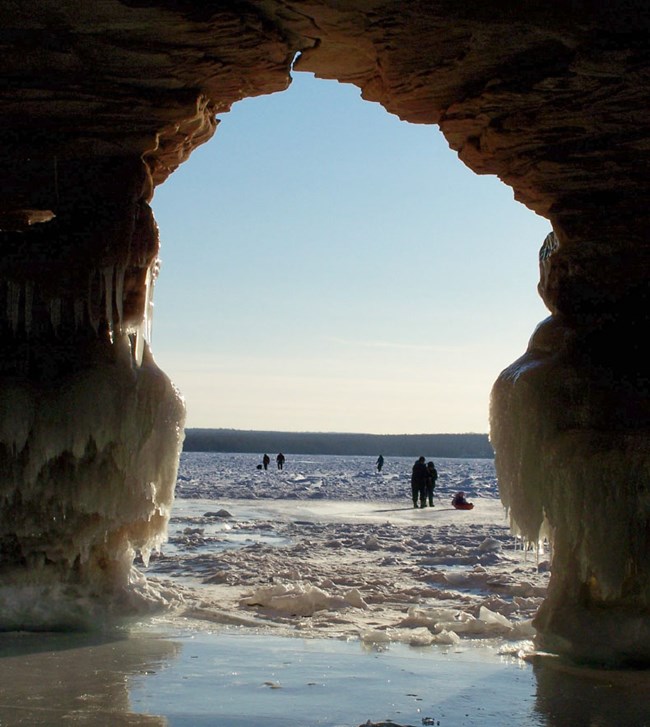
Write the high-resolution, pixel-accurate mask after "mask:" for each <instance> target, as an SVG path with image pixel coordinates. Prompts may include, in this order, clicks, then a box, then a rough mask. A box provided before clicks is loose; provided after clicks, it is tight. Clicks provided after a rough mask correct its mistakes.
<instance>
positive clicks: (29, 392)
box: [0, 266, 184, 629]
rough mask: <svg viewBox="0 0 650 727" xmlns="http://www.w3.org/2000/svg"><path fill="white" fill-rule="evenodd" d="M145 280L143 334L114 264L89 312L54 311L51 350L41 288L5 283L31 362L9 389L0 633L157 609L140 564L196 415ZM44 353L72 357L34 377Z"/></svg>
mask: <svg viewBox="0 0 650 727" xmlns="http://www.w3.org/2000/svg"><path fill="white" fill-rule="evenodd" d="M146 274H147V285H146V289H147V293H146V300H145V306H144V308H145V313H144V315H143V316H142V323H141V324H139V325H130V326H127V325H125V322H124V321H123V312H122V310H123V309H122V296H123V287H124V277H125V272H124V268H120V267H118V266H111V267H106V268H104V269H102V270H101V271H99V272H98V273H96V274H95V275H94V276H91V280H90V283H89V295H88V299H87V300H86V301H81V299H79V298H75V299H74V300H72V301H71V299H70V298H68V299H65V300H62V299H60V298H51V299H50V300H49V301H47V302H46V305H47V307H48V308H49V322H50V325H51V330H50V332H48V333H45V334H44V333H43V328H42V326H43V323H42V317H41V319H40V320H39V325H40V326H41V329H40V339H37V337H36V336H35V335H34V333H33V325H34V320H33V316H32V306H33V305H34V304H35V301H34V298H35V296H34V294H33V289H32V286H31V285H30V284H28V283H25V284H24V285H22V286H21V285H17V284H14V283H11V282H10V283H7V284H6V294H5V298H6V320H7V321H8V323H9V325H10V326H11V327H12V330H13V332H14V333H17V334H18V336H17V338H18V345H17V350H18V353H17V355H16V358H17V359H19V358H20V356H19V354H20V355H22V356H24V358H22V359H20V361H19V363H18V365H16V366H15V368H14V370H13V371H12V372H10V373H8V374H3V375H2V378H1V385H0V473H1V474H0V476H1V483H2V486H1V488H0V557H1V563H2V565H1V568H0V572H1V575H2V580H1V584H2V585H1V586H0V629H18V628H68V627H74V626H79V627H83V626H86V625H88V624H89V623H93V622H96V621H97V619H98V617H99V616H100V614H101V615H104V616H105V615H108V614H110V613H111V612H114V613H116V614H117V613H118V612H119V611H120V610H121V609H124V608H126V609H127V610H128V609H129V608H132V607H133V606H134V598H133V594H134V590H138V589H139V591H140V595H141V596H142V601H143V602H151V601H152V600H156V597H155V596H153V595H152V594H151V593H150V592H148V593H146V594H145V591H146V588H143V587H142V583H141V582H139V581H138V576H137V574H135V577H134V572H133V569H132V566H133V560H134V556H135V555H136V553H140V554H141V555H142V557H143V559H144V560H145V561H146V559H147V558H148V555H149V552H150V550H151V549H152V548H154V547H157V546H158V545H159V544H160V542H161V541H162V540H163V539H164V538H165V537H166V526H167V522H168V519H169V515H170V508H171V505H172V501H173V495H174V487H175V482H176V471H177V466H178V457H179V453H180V448H181V445H182V437H183V422H184V403H183V400H182V397H181V396H180V394H179V392H178V391H177V390H176V389H175V387H174V386H173V384H172V383H171V382H170V380H169V379H168V378H167V376H166V375H165V374H164V373H163V372H162V371H161V370H160V369H159V368H158V367H157V365H156V363H155V361H154V359H153V357H152V355H151V351H150V349H149V346H148V343H147V340H146V339H147V338H148V337H149V336H150V308H151V296H150V289H151V282H152V271H151V269H150V268H148V269H147V273H146ZM82 303H83V304H82ZM39 304H41V305H42V304H43V300H42V299H40V298H39ZM91 330H92V331H93V333H91V334H89V331H91ZM32 339H33V340H32ZM41 347H42V348H43V349H48V350H50V351H53V352H54V354H55V357H56V355H58V356H59V357H60V359H61V360H60V361H59V362H57V363H58V365H52V370H49V369H46V370H40V369H37V368H36V367H35V366H34V363H33V360H34V359H36V361H37V362H38V355H39V351H40V349H41ZM57 347H58V348H57ZM25 352H26V353H25ZM30 357H31V358H30Z"/></svg>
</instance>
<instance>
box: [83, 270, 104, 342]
mask: <svg viewBox="0 0 650 727" xmlns="http://www.w3.org/2000/svg"><path fill="white" fill-rule="evenodd" d="M97 275H99V273H98V272H97V271H93V272H92V273H91V274H90V275H89V276H88V297H87V300H86V306H87V308H88V320H89V321H90V325H91V326H92V327H93V328H94V330H95V334H98V333H99V315H98V314H96V312H95V311H96V308H95V305H94V300H93V297H94V290H93V287H94V286H93V284H94V282H95V277H96V276H97ZM99 299H100V300H99V303H101V285H100V288H99ZM98 308H99V306H97V309H98Z"/></svg>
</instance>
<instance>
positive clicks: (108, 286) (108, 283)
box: [102, 266, 115, 343]
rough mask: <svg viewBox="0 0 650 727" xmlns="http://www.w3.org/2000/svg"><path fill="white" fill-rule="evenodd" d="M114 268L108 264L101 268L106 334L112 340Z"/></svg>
mask: <svg viewBox="0 0 650 727" xmlns="http://www.w3.org/2000/svg"><path fill="white" fill-rule="evenodd" d="M114 271H115V268H114V267H112V266H110V267H107V268H104V269H103V270H102V277H103V278H104V315H105V317H106V323H107V325H108V335H109V337H110V339H111V343H112V342H113V274H114Z"/></svg>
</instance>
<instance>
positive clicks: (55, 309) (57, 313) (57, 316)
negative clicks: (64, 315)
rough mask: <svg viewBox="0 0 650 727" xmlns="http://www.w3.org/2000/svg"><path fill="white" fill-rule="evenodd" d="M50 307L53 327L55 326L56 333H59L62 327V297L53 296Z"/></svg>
mask: <svg viewBox="0 0 650 727" xmlns="http://www.w3.org/2000/svg"><path fill="white" fill-rule="evenodd" d="M48 307H49V309H50V321H51V323H52V328H54V333H58V332H59V328H61V298H52V299H51V300H50V302H49V305H48Z"/></svg>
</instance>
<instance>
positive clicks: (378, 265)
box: [152, 73, 551, 434]
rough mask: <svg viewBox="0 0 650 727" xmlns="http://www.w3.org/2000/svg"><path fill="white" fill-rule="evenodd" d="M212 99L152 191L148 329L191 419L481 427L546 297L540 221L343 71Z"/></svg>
mask: <svg viewBox="0 0 650 727" xmlns="http://www.w3.org/2000/svg"><path fill="white" fill-rule="evenodd" d="M219 118H220V119H221V123H220V125H219V127H218V129H217V132H216V134H215V136H214V137H213V138H212V140H211V141H210V142H208V143H207V144H205V145H203V146H201V147H199V148H198V149H196V150H195V151H194V153H193V154H192V156H191V157H190V159H189V160H188V161H186V162H185V163H184V164H183V165H182V166H181V167H180V168H179V169H178V170H177V171H176V172H175V173H174V174H173V175H172V176H171V177H170V178H169V179H168V180H167V182H165V184H164V185H162V186H161V187H159V188H158V189H157V190H156V192H155V195H154V199H153V204H152V206H153V209H154V214H155V216H156V220H157V222H158V225H159V228H160V238H161V252H160V259H161V273H160V276H159V278H158V281H157V283H156V288H155V297H154V306H155V313H154V322H153V342H152V349H153V353H154V357H155V358H156V361H157V362H158V364H159V365H160V367H161V368H162V369H163V370H164V371H165V372H166V373H167V374H168V375H169V376H170V378H171V379H172V381H173V382H174V383H175V384H176V385H177V386H178V387H179V389H180V390H181V392H182V393H183V395H184V396H185V399H186V405H187V411H188V415H187V426H188V427H233V428H236V429H272V430H283V431H321V432H325V431H338V432H370V433H386V434H400V433H422V432H487V431H488V405H489V393H490V389H491V386H492V384H493V382H494V380H495V379H496V377H497V375H498V374H499V372H500V371H501V370H502V369H503V368H505V367H506V366H507V365H508V364H510V363H511V362H512V361H514V360H515V359H516V358H517V357H518V356H520V355H521V354H522V353H523V352H524V350H525V348H526V344H527V342H528V338H529V337H530V335H531V333H532V332H533V330H534V328H535V326H536V325H537V323H539V322H540V321H541V320H543V319H544V318H545V317H546V316H547V315H548V311H547V310H546V308H545V307H544V305H543V304H542V302H541V300H540V299H539V296H538V295H537V291H536V285H537V280H538V266H537V253H538V250H539V247H540V246H541V244H542V242H543V239H544V237H545V236H546V234H547V233H548V232H549V231H550V229H551V228H550V224H549V223H548V221H547V220H544V219H543V218H541V217H539V216H537V215H535V214H534V213H533V212H531V211H530V210H528V209H527V208H525V207H524V206H523V205H520V204H518V203H516V202H515V201H514V199H513V193H512V191H511V190H510V189H509V188H508V187H506V186H505V185H503V184H502V183H501V182H499V180H498V179H496V178H495V177H488V176H477V175H475V174H474V173H473V172H471V171H470V170H469V169H467V168H466V167H465V166H464V165H463V164H462V163H461V162H460V161H459V160H458V157H457V155H456V153H455V152H453V151H452V150H450V149H449V147H448V145H447V142H446V141H445V139H444V137H443V136H442V134H441V133H440V131H439V130H438V128H437V127H432V126H421V125H410V124H407V123H405V122H403V121H400V120H399V119H398V118H397V117H396V116H392V115H390V114H388V113H387V112H386V111H385V110H384V109H383V108H382V107H381V106H379V105H378V104H374V103H369V102H366V101H363V100H362V99H361V97H360V95H359V90H358V89H357V88H356V87H354V86H351V85H345V84H339V83H337V82H334V81H322V80H318V79H315V78H314V77H313V76H311V75H310V74H305V73H296V74H294V80H293V83H292V84H291V86H290V87H289V89H288V90H287V91H285V92H283V93H278V94H273V95H271V96H263V97H258V98H253V99H246V100H244V101H241V102H239V103H237V104H235V105H234V106H233V108H232V110H231V111H230V112H229V113H228V114H223V115H222V116H220V117H219Z"/></svg>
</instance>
